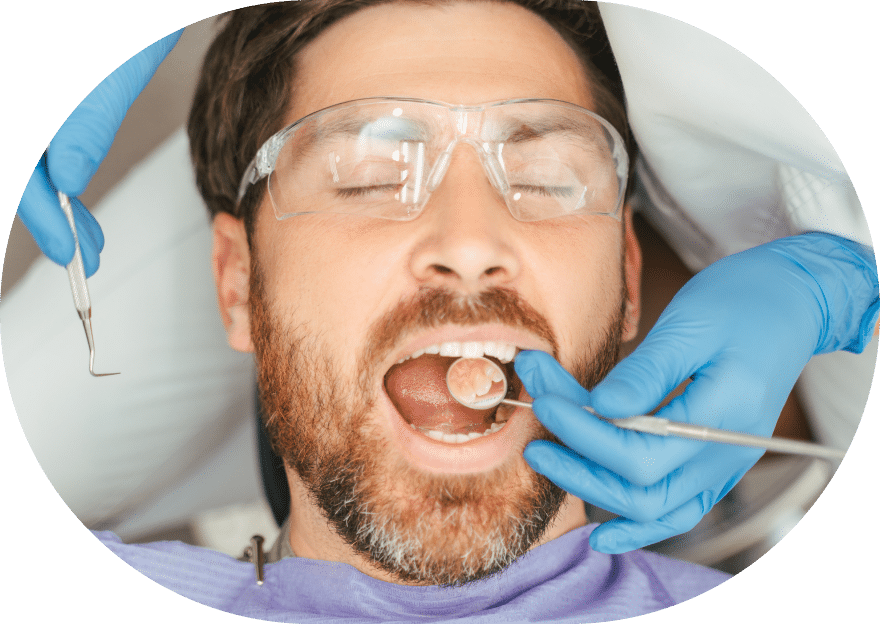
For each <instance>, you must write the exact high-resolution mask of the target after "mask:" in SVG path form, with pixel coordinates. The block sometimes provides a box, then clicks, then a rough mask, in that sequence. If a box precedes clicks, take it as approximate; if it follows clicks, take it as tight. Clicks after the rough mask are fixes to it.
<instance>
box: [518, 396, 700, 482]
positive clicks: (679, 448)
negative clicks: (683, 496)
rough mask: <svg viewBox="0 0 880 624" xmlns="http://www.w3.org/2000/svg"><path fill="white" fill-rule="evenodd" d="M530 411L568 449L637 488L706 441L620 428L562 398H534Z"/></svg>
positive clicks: (677, 464)
mask: <svg viewBox="0 0 880 624" xmlns="http://www.w3.org/2000/svg"><path fill="white" fill-rule="evenodd" d="M532 411H533V412H534V413H535V416H536V417H537V418H538V420H540V421H541V424H543V425H544V426H545V427H546V428H547V429H548V430H549V431H550V432H552V433H553V434H554V435H555V436H556V437H557V438H559V439H560V440H561V441H562V443H563V444H565V445H566V446H567V447H569V448H570V449H572V450H573V451H575V452H576V453H578V454H579V455H581V456H582V457H585V458H587V459H589V460H591V461H593V462H595V463H597V464H599V465H600V466H604V467H605V468H607V469H608V470H611V471H613V472H614V473H616V474H618V475H620V476H622V477H624V478H625V479H627V480H629V481H630V482H632V483H635V484H638V485H643V486H646V485H652V484H654V483H657V482H658V481H660V480H661V479H663V478H664V477H665V476H666V475H668V474H669V473H670V472H672V471H673V470H676V469H677V468H679V467H680V466H682V465H683V464H684V463H686V462H688V461H690V460H691V459H693V457H694V456H696V455H697V454H698V453H700V452H701V451H702V450H703V449H704V448H705V446H706V442H701V441H698V440H688V439H684V438H674V437H668V438H667V437H661V436H655V435H650V434H646V433H640V432H636V431H628V430H626V429H620V428H618V427H616V426H614V425H613V424H611V423H608V422H604V421H602V420H600V419H598V418H596V417H595V416H593V415H592V414H590V413H588V412H587V411H586V410H585V409H583V408H582V407H580V406H578V405H576V404H574V403H571V402H569V401H566V400H565V399H563V398H560V397H557V396H553V395H545V396H542V397H539V398H537V399H535V401H534V402H533V404H532Z"/></svg>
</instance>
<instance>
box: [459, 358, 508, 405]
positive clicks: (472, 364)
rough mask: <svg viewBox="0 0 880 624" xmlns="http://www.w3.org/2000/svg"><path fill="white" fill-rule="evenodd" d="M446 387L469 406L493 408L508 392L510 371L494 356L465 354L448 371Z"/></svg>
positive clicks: (460, 401) (462, 402)
mask: <svg viewBox="0 0 880 624" xmlns="http://www.w3.org/2000/svg"><path fill="white" fill-rule="evenodd" d="M446 387H447V388H448V390H449V394H451V395H452V398H453V399H455V400H456V401H458V402H459V403H461V404H462V405H464V406H465V407H469V408H471V409H477V410H485V409H491V408H493V407H495V406H497V405H500V404H501V402H502V401H503V400H504V397H505V396H506V395H507V375H505V374H504V371H503V370H502V369H501V367H500V366H499V365H498V364H496V363H495V362H493V361H492V360H489V359H486V358H484V357H474V358H469V357H463V358H458V359H457V360H455V361H454V362H453V363H452V365H451V366H450V367H449V370H448V371H446Z"/></svg>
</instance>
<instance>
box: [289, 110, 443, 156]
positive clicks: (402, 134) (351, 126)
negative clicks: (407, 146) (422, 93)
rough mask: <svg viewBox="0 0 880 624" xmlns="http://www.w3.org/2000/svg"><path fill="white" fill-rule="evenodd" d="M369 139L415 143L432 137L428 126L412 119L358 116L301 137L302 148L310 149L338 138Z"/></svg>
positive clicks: (323, 125) (326, 124) (339, 120)
mask: <svg viewBox="0 0 880 624" xmlns="http://www.w3.org/2000/svg"><path fill="white" fill-rule="evenodd" d="M365 133H366V134H367V136H370V137H374V138H380V139H384V140H390V141H401V140H416V141H427V139H428V137H429V136H430V134H431V133H430V131H429V130H428V125H427V124H426V123H424V122H423V121H421V120H418V119H413V118H411V117H395V116H393V115H383V116H381V117H378V118H373V117H368V116H363V115H358V116H349V117H342V118H339V119H333V120H330V121H324V122H323V123H319V124H318V125H317V126H316V127H313V130H312V132H310V133H309V134H303V135H301V136H300V139H299V140H300V141H302V147H303V148H305V149H308V148H309V147H311V146H312V145H315V144H320V143H322V142H325V141H328V140H331V139H335V138H339V137H343V138H345V137H360V136H362V135H364V134H365Z"/></svg>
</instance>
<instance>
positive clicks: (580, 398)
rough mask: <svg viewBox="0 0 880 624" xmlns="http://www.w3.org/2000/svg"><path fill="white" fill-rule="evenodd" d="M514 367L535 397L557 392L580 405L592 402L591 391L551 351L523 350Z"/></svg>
mask: <svg viewBox="0 0 880 624" xmlns="http://www.w3.org/2000/svg"><path fill="white" fill-rule="evenodd" d="M513 367H514V370H516V375H517V377H519V379H520V381H522V383H523V385H524V386H525V389H526V392H528V393H529V396H531V397H533V398H537V397H539V396H541V395H542V394H555V395H558V396H561V397H565V398H566V399H568V400H569V401H571V402H573V403H577V404H578V405H589V404H590V403H589V401H590V393H589V392H587V390H586V389H584V388H583V387H582V386H581V385H580V384H579V383H578V382H577V380H576V379H575V378H574V377H572V375H571V373H569V372H568V371H567V370H565V369H564V368H562V365H561V364H559V362H557V361H556V360H555V359H554V358H553V356H552V355H550V354H549V353H544V352H543V351H523V352H521V353H520V354H519V355H517V356H516V360H514V362H513Z"/></svg>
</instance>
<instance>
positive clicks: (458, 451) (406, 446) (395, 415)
mask: <svg viewBox="0 0 880 624" xmlns="http://www.w3.org/2000/svg"><path fill="white" fill-rule="evenodd" d="M379 396H380V401H379V402H380V405H381V407H382V412H383V413H384V414H385V415H386V417H387V419H388V424H389V425H390V427H389V428H390V430H391V432H392V435H393V436H394V438H395V439H396V441H397V443H398V444H399V446H400V448H401V449H402V451H403V454H404V456H405V457H406V459H407V460H408V461H409V462H410V463H411V464H412V465H414V466H416V467H418V468H421V469H423V470H425V471H426V472H433V473H438V474H440V473H442V474H467V473H474V472H486V471H489V470H492V469H494V468H497V467H498V466H500V465H501V464H503V463H504V461H505V460H507V459H508V458H509V457H511V456H512V455H514V454H516V455H521V454H522V452H523V449H524V448H525V445H526V443H527V442H528V441H527V440H525V439H524V430H525V429H526V424H527V423H528V419H529V418H534V416H532V415H531V414H528V413H526V412H528V411H529V410H527V409H525V408H522V407H518V408H516V409H515V410H514V411H513V414H511V416H510V418H509V419H508V420H507V424H505V425H504V427H503V428H502V429H501V430H500V431H497V432H495V433H492V434H490V435H487V436H483V437H480V438H476V439H474V440H470V441H468V442H462V443H460V444H451V443H448V442H441V441H439V440H434V439H432V438H429V437H428V436H426V435H424V434H422V433H419V432H417V431H416V430H415V429H413V428H412V427H411V426H410V424H409V423H408V422H406V421H405V420H404V419H403V416H401V415H400V412H398V411H397V408H396V407H394V404H393V403H392V402H391V399H390V398H389V397H388V394H387V393H386V392H385V387H384V385H383V386H382V388H381V392H380V393H379Z"/></svg>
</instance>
